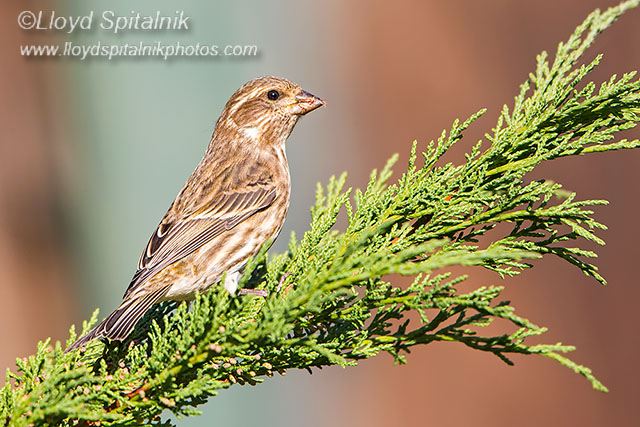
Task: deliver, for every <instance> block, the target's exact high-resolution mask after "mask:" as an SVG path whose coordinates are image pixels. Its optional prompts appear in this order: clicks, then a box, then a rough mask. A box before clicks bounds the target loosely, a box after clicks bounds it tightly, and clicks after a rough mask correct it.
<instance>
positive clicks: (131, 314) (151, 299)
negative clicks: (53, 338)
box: [64, 288, 167, 353]
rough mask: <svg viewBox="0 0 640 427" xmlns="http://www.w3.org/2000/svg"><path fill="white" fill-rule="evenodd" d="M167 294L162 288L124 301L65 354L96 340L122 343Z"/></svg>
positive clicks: (68, 348)
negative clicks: (149, 310) (152, 307)
mask: <svg viewBox="0 0 640 427" xmlns="http://www.w3.org/2000/svg"><path fill="white" fill-rule="evenodd" d="M166 292H167V289H166V288H161V289H158V290H156V291H154V292H151V293H148V294H146V295H140V296H137V297H134V298H129V299H126V300H124V301H123V302H122V304H120V306H119V307H118V308H116V309H115V311H114V312H113V313H111V314H110V315H109V316H107V318H106V319H104V320H103V321H102V322H100V323H99V324H98V325H97V326H96V327H95V328H93V329H92V330H90V331H89V332H88V333H87V334H85V335H83V336H81V337H80V338H79V339H78V340H77V341H76V342H74V343H73V344H71V345H70V346H69V347H67V349H66V350H65V351H64V352H65V353H68V352H70V351H73V350H76V349H78V348H80V347H82V346H83V345H85V344H86V343H88V342H90V341H93V340H94V339H96V338H108V339H110V340H117V341H122V340H123V339H125V338H126V337H127V336H128V335H129V333H130V332H131V330H132V329H133V327H134V326H135V325H136V323H138V321H139V320H140V318H141V317H142V316H143V315H144V313H146V312H147V310H148V309H149V308H150V307H151V306H152V305H153V304H155V303H156V302H158V300H159V299H160V298H162V297H163V296H164V295H165V294H166Z"/></svg>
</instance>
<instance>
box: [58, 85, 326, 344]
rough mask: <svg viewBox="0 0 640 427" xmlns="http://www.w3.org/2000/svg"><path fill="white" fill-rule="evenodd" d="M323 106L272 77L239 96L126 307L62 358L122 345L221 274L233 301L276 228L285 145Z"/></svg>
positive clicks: (158, 237) (286, 188)
mask: <svg viewBox="0 0 640 427" xmlns="http://www.w3.org/2000/svg"><path fill="white" fill-rule="evenodd" d="M323 105H325V103H324V101H322V100H321V99H320V98H318V97H316V96H314V95H312V94H310V93H309V92H306V91H304V90H302V89H301V88H300V87H299V86H298V85H296V84H295V83H293V82H290V81H289V80H285V79H281V78H277V77H261V78H257V79H254V80H251V81H250V82H248V83H246V84H245V85H244V86H242V87H241V88H240V89H238V90H237V91H236V93H234V94H233V96H231V99H229V101H228V102H227V104H226V105H225V107H224V110H223V111H222V114H221V115H220V118H219V119H218V122H217V123H216V127H215V130H214V132H213V136H212V138H211V142H210V143H209V146H208V148H207V151H206V153H205V154H204V157H203V158H202V160H201V161H200V163H199V164H198V166H197V167H196V169H195V171H194V172H193V174H192V175H191V176H190V177H189V179H188V180H187V183H186V184H185V185H184V187H183V188H182V190H180V192H179V193H178V196H177V197H176V199H175V200H174V201H173V203H172V204H171V206H170V207H169V210H168V211H167V213H166V214H165V216H164V218H163V219H162V221H161V222H160V225H158V228H157V229H156V231H155V232H154V233H153V235H152V236H151V239H150V240H149V243H148V244H147V247H146V249H145V250H144V252H143V253H142V256H141V257H140V261H139V263H138V270H137V271H136V273H135V274H134V275H133V279H132V280H131V283H130V284H129V287H128V288H127V291H126V293H125V295H124V301H123V302H122V304H120V306H119V307H118V308H117V309H116V310H115V311H114V312H113V313H111V314H110V315H109V316H108V317H107V318H106V319H105V320H103V321H102V323H100V324H99V325H97V326H96V327H95V328H93V329H92V330H91V331H90V332H89V333H87V334H86V335H84V336H82V337H81V338H80V339H78V340H77V341H76V342H75V343H73V344H72V345H71V346H69V348H67V350H66V351H71V350H74V349H77V348H79V347H81V346H83V345H84V344H86V343H87V342H89V341H91V340H93V339H96V338H99V337H103V338H108V339H110V340H123V339H124V338H126V337H127V335H129V333H130V332H131V330H132V329H133V327H134V326H135V325H136V323H137V322H138V320H140V318H141V317H142V316H143V315H144V313H145V312H146V311H147V310H148V309H149V307H151V306H152V305H153V304H155V303H156V302H160V301H166V300H189V299H192V298H193V297H194V295H195V293H197V292H199V291H203V290H205V289H207V288H209V287H210V286H211V285H213V284H215V283H217V282H219V281H220V279H221V278H222V276H223V275H224V273H226V276H225V277H226V278H225V281H224V284H223V286H224V287H225V289H227V290H228V291H229V292H230V293H232V294H233V293H234V292H235V291H236V289H237V286H238V279H239V278H240V274H241V271H242V269H243V268H244V266H245V264H246V263H247V261H248V259H249V258H250V257H251V256H253V255H255V254H256V253H257V252H258V251H259V250H260V248H261V247H262V245H263V244H264V243H265V242H267V241H269V240H271V241H273V240H274V239H275V238H276V236H277V235H278V233H279V232H280V230H281V229H282V225H283V223H284V219H285V216H286V214H287V209H288V207H289V194H290V187H291V184H290V180H289V166H288V164H287V156H286V154H285V141H286V139H287V137H289V134H290V133H291V131H292V130H293V128H294V126H295V124H296V122H297V121H298V119H299V118H300V117H301V116H303V115H305V114H307V113H308V112H310V111H313V110H315V109H316V108H318V107H320V106H323Z"/></svg>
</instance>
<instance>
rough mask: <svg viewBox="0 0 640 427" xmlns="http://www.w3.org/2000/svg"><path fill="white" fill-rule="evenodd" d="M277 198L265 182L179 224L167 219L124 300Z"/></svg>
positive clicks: (225, 195)
mask: <svg viewBox="0 0 640 427" xmlns="http://www.w3.org/2000/svg"><path fill="white" fill-rule="evenodd" d="M252 187H253V188H252ZM255 187H258V188H255ZM276 194H277V191H276V188H275V186H274V185H273V184H272V183H271V182H268V183H267V182H264V180H262V181H261V182H260V183H259V184H252V185H249V186H247V187H245V188H243V189H242V190H236V191H227V192H225V193H223V194H222V195H221V196H220V197H218V198H217V200H214V201H213V202H212V203H210V205H209V206H207V207H205V208H204V209H200V210H197V211H195V212H193V213H191V214H190V215H188V216H186V217H185V218H182V219H179V220H177V221H170V220H169V219H168V215H167V216H165V218H164V219H163V220H162V222H161V223H160V225H159V226H158V228H157V229H156V231H155V233H153V235H152V236H151V239H150V240H149V243H147V247H146V249H145V251H144V252H143V253H142V256H141V257H140V262H139V263H138V271H136V273H135V274H134V276H133V279H132V280H131V283H130V284H129V287H128V288H127V292H125V295H124V297H125V298H127V297H128V296H130V295H131V294H132V293H133V292H134V291H135V290H136V289H139V288H140V287H141V286H143V284H144V283H145V282H146V281H147V280H148V279H150V278H151V277H153V276H155V275H156V274H158V273H159V272H160V271H162V270H163V269H164V268H166V267H168V266H169V265H171V264H173V263H174V262H176V261H178V260H180V259H182V258H184V257H185V256H187V255H189V254H191V253H193V252H194V251H196V250H198V249H199V248H201V247H202V246H204V245H205V244H207V243H208V242H210V241H211V240H213V239H214V238H215V237H216V236H218V235H220V234H221V233H223V232H224V231H227V230H231V229H232V228H233V227H235V226H236V225H238V224H239V223H240V222H242V221H244V220H245V219H247V218H249V217H250V216H251V215H253V214H255V213H256V212H259V211H261V210H263V209H265V208H267V207H268V206H269V205H271V203H273V201H274V200H275V198H276Z"/></svg>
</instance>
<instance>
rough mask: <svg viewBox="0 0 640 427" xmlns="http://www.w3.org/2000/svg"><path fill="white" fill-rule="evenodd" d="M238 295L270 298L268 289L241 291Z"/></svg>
mask: <svg viewBox="0 0 640 427" xmlns="http://www.w3.org/2000/svg"><path fill="white" fill-rule="evenodd" d="M238 295H254V296H258V297H263V298H266V297H268V296H269V291H268V290H267V289H240V290H239V291H238Z"/></svg>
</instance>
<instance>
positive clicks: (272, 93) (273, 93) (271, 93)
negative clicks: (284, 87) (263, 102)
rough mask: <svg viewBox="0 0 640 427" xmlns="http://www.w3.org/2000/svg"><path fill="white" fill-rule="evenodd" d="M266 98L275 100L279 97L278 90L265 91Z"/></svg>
mask: <svg viewBox="0 0 640 427" xmlns="http://www.w3.org/2000/svg"><path fill="white" fill-rule="evenodd" d="M267 98H269V99H270V100H272V101H275V100H276V99H278V98H280V92H278V91H277V90H270V91H269V92H267Z"/></svg>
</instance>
